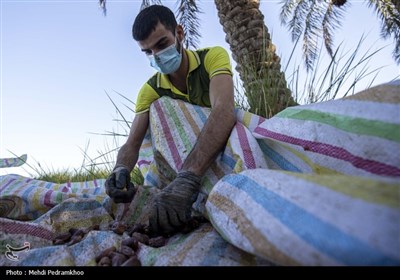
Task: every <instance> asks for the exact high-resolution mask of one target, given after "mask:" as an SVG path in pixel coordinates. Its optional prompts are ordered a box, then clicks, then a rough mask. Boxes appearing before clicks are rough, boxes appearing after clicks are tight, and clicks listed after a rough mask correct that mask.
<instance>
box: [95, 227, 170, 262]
mask: <svg viewBox="0 0 400 280" xmlns="http://www.w3.org/2000/svg"><path fill="white" fill-rule="evenodd" d="M110 229H111V230H112V231H113V232H115V233H117V234H119V235H122V234H123V233H124V232H126V233H127V234H128V236H129V238H126V239H124V240H122V241H121V247H120V249H119V250H117V249H116V247H115V246H112V247H110V248H107V249H106V250H104V251H103V252H101V253H100V254H99V255H98V256H97V257H96V263H97V265H99V266H140V265H141V264H140V261H139V259H138V257H137V252H138V248H139V243H142V244H145V245H148V246H151V247H155V248H159V247H162V246H164V245H165V243H166V239H165V238H164V237H162V236H157V237H152V238H151V237H149V230H148V227H147V226H145V225H143V224H135V225H133V226H131V227H129V228H128V227H127V226H126V225H125V224H124V223H123V222H120V221H114V222H112V223H111V224H110Z"/></svg>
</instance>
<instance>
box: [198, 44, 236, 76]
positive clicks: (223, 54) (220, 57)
mask: <svg viewBox="0 0 400 280" xmlns="http://www.w3.org/2000/svg"><path fill="white" fill-rule="evenodd" d="M204 66H205V69H206V70H207V72H208V73H209V74H208V75H209V78H210V79H211V78H212V77H214V76H216V75H220V74H228V75H231V76H232V66H231V62H230V59H229V55H228V52H227V51H226V50H225V49H224V48H222V47H213V48H211V49H210V50H209V51H208V53H207V54H206V57H205V59H204Z"/></svg>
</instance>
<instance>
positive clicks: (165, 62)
mask: <svg viewBox="0 0 400 280" xmlns="http://www.w3.org/2000/svg"><path fill="white" fill-rule="evenodd" d="M175 40H176V37H175ZM175 45H176V42H175V43H174V44H172V45H171V46H169V47H167V48H165V49H163V50H161V51H159V52H158V53H156V54H154V55H149V56H148V58H149V60H150V65H151V66H152V67H153V68H154V69H156V70H157V71H158V72H160V73H163V74H171V73H174V72H175V71H176V70H178V68H179V66H180V65H181V62H182V44H181V52H180V53H179V52H178V50H177V49H176V47H175Z"/></svg>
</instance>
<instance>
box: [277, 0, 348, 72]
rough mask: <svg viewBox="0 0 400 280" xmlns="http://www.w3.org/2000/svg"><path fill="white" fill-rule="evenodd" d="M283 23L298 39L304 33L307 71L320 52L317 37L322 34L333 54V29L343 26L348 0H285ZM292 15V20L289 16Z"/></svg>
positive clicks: (282, 10)
mask: <svg viewBox="0 0 400 280" xmlns="http://www.w3.org/2000/svg"><path fill="white" fill-rule="evenodd" d="M282 3H283V5H282V7H281V13H280V19H281V23H282V24H284V25H287V26H288V28H289V30H290V31H291V34H292V41H293V42H295V41H297V40H298V38H300V37H301V36H302V35H303V55H304V60H305V65H306V69H307V71H310V70H312V68H313V65H314V64H315V60H316V59H317V56H318V53H319V52H318V41H319V38H320V37H323V39H324V44H325V48H326V50H327V52H328V53H329V55H330V56H331V57H332V56H333V37H332V36H333V35H332V34H333V31H334V29H336V28H337V27H339V26H340V20H341V19H342V13H343V10H344V8H346V7H347V6H346V1H341V2H340V3H339V2H337V1H336V2H335V1H329V2H328V1H322V0H284V1H283V2H282ZM289 18H290V20H289Z"/></svg>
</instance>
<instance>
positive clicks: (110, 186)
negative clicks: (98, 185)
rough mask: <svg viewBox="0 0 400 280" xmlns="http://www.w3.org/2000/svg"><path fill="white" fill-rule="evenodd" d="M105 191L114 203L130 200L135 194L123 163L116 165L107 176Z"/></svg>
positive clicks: (128, 173)
mask: <svg viewBox="0 0 400 280" xmlns="http://www.w3.org/2000/svg"><path fill="white" fill-rule="evenodd" d="M105 187H106V193H107V194H108V195H109V196H110V197H111V198H112V200H113V201H114V202H115V203H127V202H131V201H132V199H133V196H134V195H135V188H134V185H133V184H132V183H131V176H130V172H129V170H128V168H126V167H125V166H123V165H119V164H118V165H116V166H115V168H114V170H113V172H112V173H111V174H110V176H108V178H107V180H106V183H105Z"/></svg>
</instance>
